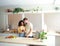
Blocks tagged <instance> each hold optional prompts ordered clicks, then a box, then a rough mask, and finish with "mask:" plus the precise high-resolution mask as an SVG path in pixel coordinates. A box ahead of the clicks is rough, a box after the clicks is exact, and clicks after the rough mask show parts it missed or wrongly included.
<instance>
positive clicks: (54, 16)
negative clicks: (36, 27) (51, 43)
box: [44, 13, 60, 32]
mask: <svg viewBox="0 0 60 46" xmlns="http://www.w3.org/2000/svg"><path fill="white" fill-rule="evenodd" d="M44 17H45V18H44V20H45V23H46V24H47V27H48V29H51V30H55V31H58V32H60V13H45V16H44Z"/></svg>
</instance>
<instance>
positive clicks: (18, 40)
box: [0, 36, 46, 45]
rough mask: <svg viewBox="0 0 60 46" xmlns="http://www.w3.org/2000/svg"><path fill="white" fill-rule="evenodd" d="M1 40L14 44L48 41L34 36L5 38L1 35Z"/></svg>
mask: <svg viewBox="0 0 60 46" xmlns="http://www.w3.org/2000/svg"><path fill="white" fill-rule="evenodd" d="M0 42H3V43H13V44H27V45H46V42H40V41H39V40H37V39H34V38H23V37H17V38H5V37H2V36H0Z"/></svg>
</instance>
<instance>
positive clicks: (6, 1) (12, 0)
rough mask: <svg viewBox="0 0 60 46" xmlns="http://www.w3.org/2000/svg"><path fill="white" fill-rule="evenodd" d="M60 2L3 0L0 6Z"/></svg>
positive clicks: (58, 2) (51, 0)
mask: <svg viewBox="0 0 60 46" xmlns="http://www.w3.org/2000/svg"><path fill="white" fill-rule="evenodd" d="M54 1H55V2H54ZM53 3H55V4H60V0H1V1H0V7H1V6H9V5H10V6H11V5H19V6H25V5H35V6H37V5H45V4H48V5H50V4H53Z"/></svg>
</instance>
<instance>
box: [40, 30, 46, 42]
mask: <svg viewBox="0 0 60 46" xmlns="http://www.w3.org/2000/svg"><path fill="white" fill-rule="evenodd" d="M46 35H47V32H44V31H42V32H40V34H39V39H40V41H43V40H44V39H47V36H46Z"/></svg>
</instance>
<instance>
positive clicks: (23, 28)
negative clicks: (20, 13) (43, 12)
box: [18, 18, 33, 38]
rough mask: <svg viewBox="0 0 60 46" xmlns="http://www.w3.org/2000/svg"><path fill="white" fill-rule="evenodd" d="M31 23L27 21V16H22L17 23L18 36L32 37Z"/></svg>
mask: <svg viewBox="0 0 60 46" xmlns="http://www.w3.org/2000/svg"><path fill="white" fill-rule="evenodd" d="M32 31H33V25H32V23H31V22H29V20H28V18H24V19H23V20H21V21H20V22H19V23H18V33H19V36H20V37H30V38H32V37H33V35H32Z"/></svg>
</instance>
